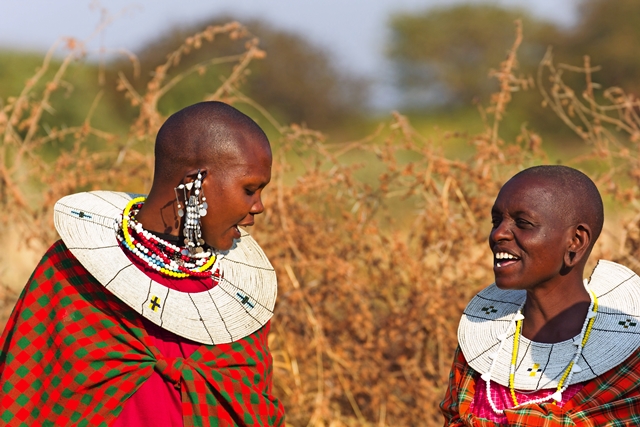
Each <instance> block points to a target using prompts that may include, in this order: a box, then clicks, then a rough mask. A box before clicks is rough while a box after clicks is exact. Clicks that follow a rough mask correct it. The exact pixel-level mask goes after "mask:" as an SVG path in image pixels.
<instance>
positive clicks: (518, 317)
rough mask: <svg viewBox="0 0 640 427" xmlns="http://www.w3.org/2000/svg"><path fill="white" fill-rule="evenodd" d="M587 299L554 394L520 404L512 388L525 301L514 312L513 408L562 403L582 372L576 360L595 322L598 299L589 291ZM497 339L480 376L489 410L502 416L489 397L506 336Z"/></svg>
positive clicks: (512, 379) (510, 376) (510, 374)
mask: <svg viewBox="0 0 640 427" xmlns="http://www.w3.org/2000/svg"><path fill="white" fill-rule="evenodd" d="M589 297H590V299H591V303H590V304H589V310H588V311H587V315H586V317H585V320H584V323H583V324H582V329H581V331H580V337H581V339H580V341H579V342H578V343H577V344H576V353H575V355H574V357H573V359H572V360H571V362H570V363H569V365H568V366H567V368H566V369H565V370H564V372H563V374H562V376H561V377H560V381H558V385H557V387H556V391H555V392H554V393H551V394H549V395H548V396H545V397H541V398H538V399H531V400H528V401H526V402H522V403H519V402H518V399H517V397H516V391H515V387H514V381H515V373H516V361H517V358H518V345H519V343H520V334H521V330H522V321H523V320H524V315H523V314H522V308H523V307H524V303H525V302H526V300H525V301H524V302H523V303H522V305H520V308H518V311H517V312H516V314H515V315H514V316H513V319H512V321H513V322H515V325H516V330H515V333H514V336H513V349H512V352H511V365H510V368H509V391H510V393H511V399H512V400H513V405H514V406H513V407H512V409H513V408H518V407H520V406H524V405H528V404H531V403H533V404H538V403H543V402H546V401H549V400H553V401H554V402H553V403H554V404H555V403H556V402H560V401H562V393H563V392H564V391H565V390H566V389H567V387H568V384H570V383H571V377H572V376H573V373H574V372H580V371H581V370H582V368H580V366H579V365H578V364H577V362H578V359H579V358H580V355H581V354H582V349H583V348H584V346H585V345H586V344H587V341H588V340H589V335H590V334H591V328H592V326H593V322H594V321H595V317H596V314H597V312H598V298H597V297H596V295H595V294H594V293H593V291H591V290H590V291H589ZM498 339H500V346H499V348H498V352H497V353H495V354H494V356H493V358H492V359H493V360H492V362H491V367H490V368H489V371H488V372H486V373H484V374H482V376H481V378H482V379H483V380H484V381H485V383H486V387H487V400H488V401H489V405H490V406H491V409H493V411H494V412H495V413H496V414H503V413H504V410H503V409H498V408H497V407H496V404H495V402H494V401H493V399H492V397H491V372H492V371H493V368H494V366H495V363H496V360H497V358H498V354H499V353H500V351H501V350H502V346H503V344H504V342H505V341H506V339H507V334H506V333H505V334H501V335H500V336H498Z"/></svg>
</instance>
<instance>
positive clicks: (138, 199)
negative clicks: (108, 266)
mask: <svg viewBox="0 0 640 427" xmlns="http://www.w3.org/2000/svg"><path fill="white" fill-rule="evenodd" d="M145 200H147V198H146V197H136V198H135V199H131V201H130V202H129V203H128V204H127V206H126V207H125V208H124V212H123V213H122V234H123V235H124V240H126V242H127V244H128V245H129V247H131V248H132V247H133V241H132V240H131V234H129V212H131V208H133V205H135V204H137V203H140V202H144V201H145Z"/></svg>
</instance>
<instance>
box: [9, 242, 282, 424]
mask: <svg viewBox="0 0 640 427" xmlns="http://www.w3.org/2000/svg"><path fill="white" fill-rule="evenodd" d="M268 332H269V324H267V325H265V326H264V327H262V328H261V329H260V330H258V331H256V332H254V333H253V334H251V335H249V336H247V337H245V338H243V339H241V340H239V341H236V342H233V343H229V344H221V345H211V346H208V345H202V346H200V347H199V348H198V350H196V352H195V353H193V354H192V355H191V356H190V357H189V358H186V359H184V358H165V357H163V356H162V355H161V354H160V353H159V352H158V350H157V349H156V348H155V347H154V346H153V344H152V341H151V337H150V336H149V335H148V334H147V333H146V331H145V329H144V326H143V324H142V320H141V318H140V316H139V315H138V313H136V312H134V311H133V310H132V309H131V308H129V307H128V306H126V305H125V304H124V303H122V302H121V301H120V300H118V299H117V298H116V297H115V296H113V295H111V294H110V293H109V292H108V291H106V290H105V288H104V287H103V286H102V285H101V284H100V283H98V282H97V281H96V279H94V278H93V277H92V276H91V275H90V274H89V273H88V272H87V270H86V269H85V268H84V267H83V266H82V265H81V264H80V263H79V262H78V261H77V260H76V259H75V258H74V257H73V255H72V254H71V253H70V252H69V251H68V250H67V249H66V247H65V246H64V244H63V243H62V242H57V243H55V244H54V245H53V246H52V247H51V248H50V249H49V251H47V253H46V254H45V256H44V257H43V259H42V261H41V262H40V264H39V265H38V267H37V268H36V270H35V271H34V273H33V275H32V276H31V279H30V280H29V283H28V284H27V286H26V287H25V289H24V291H23V292H22V295H21V296H20V298H19V300H18V302H17V304H16V307H15V308H14V311H13V313H12V315H11V318H10V320H9V322H8V323H7V326H6V328H5V331H4V333H3V335H2V338H1V340H0V424H2V425H9V426H40V425H42V426H57V427H59V426H70V425H73V426H108V425H110V424H112V423H113V421H114V420H115V419H116V417H117V416H118V414H119V413H120V411H121V410H122V407H123V404H124V402H125V401H126V400H127V399H128V398H129V397H130V396H131V395H132V394H133V393H134V392H135V391H136V390H137V389H138V387H139V386H140V385H141V384H142V383H144V382H145V380H146V379H148V378H149V377H150V375H151V374H152V372H153V370H154V369H155V370H156V371H158V372H159V373H160V374H161V375H163V376H164V377H165V378H167V379H169V380H171V381H172V382H173V383H174V384H175V385H176V387H179V388H180V390H181V395H182V409H183V420H184V425H185V426H187V427H191V426H221V427H222V426H283V425H284V409H283V407H282V405H281V404H280V402H279V401H278V400H277V399H275V398H274V397H273V396H272V395H271V370H272V359H271V354H270V353H269V349H268V345H267V334H268ZM150 410H153V408H150Z"/></svg>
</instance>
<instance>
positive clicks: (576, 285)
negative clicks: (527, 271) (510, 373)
mask: <svg viewBox="0 0 640 427" xmlns="http://www.w3.org/2000/svg"><path fill="white" fill-rule="evenodd" d="M590 302H591V299H590V297H589V293H588V292H587V290H586V289H585V287H584V285H583V283H582V280H579V281H575V280H574V281H572V282H570V283H564V284H562V285H561V286H556V287H554V288H553V289H534V290H530V291H527V302H526V304H525V306H524V310H523V315H524V320H523V323H522V335H524V336H525V337H527V338H528V339H530V340H532V341H536V342H543V343H556V342H561V341H566V340H568V339H571V338H573V337H575V336H576V335H579V334H580V331H581V329H582V325H583V323H584V321H585V317H586V315H587V311H588V309H589V304H590Z"/></svg>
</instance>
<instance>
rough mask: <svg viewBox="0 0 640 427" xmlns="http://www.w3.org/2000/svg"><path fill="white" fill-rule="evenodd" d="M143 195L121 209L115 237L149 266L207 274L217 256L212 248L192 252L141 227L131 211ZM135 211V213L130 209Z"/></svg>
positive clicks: (166, 271)
mask: <svg viewBox="0 0 640 427" xmlns="http://www.w3.org/2000/svg"><path fill="white" fill-rule="evenodd" d="M145 200H146V198H145V197H137V198H134V199H132V200H131V201H130V202H129V203H128V204H127V206H126V207H125V208H124V211H123V213H122V222H121V224H120V231H121V233H118V234H117V238H118V240H119V241H120V243H121V244H122V246H123V247H125V248H127V249H128V250H129V251H131V253H133V254H134V255H135V256H136V257H138V258H139V259H141V260H142V261H144V262H145V263H147V265H149V267H151V268H152V269H154V270H156V271H159V272H160V273H163V274H165V275H167V276H170V277H176V278H184V277H190V276H193V277H209V276H211V274H212V272H211V270H210V269H211V267H212V266H213V265H214V264H215V262H216V259H217V257H216V256H215V254H214V253H213V252H212V250H211V249H207V250H206V251H204V252H200V253H196V254H193V255H191V254H190V253H189V251H188V250H186V249H184V248H179V247H178V246H176V245H173V244H171V243H170V242H167V241H166V240H164V239H161V238H160V237H158V236H156V235H154V234H153V233H150V232H149V231H147V230H145V229H144V228H142V224H140V223H139V222H137V221H136V220H135V218H134V214H135V213H137V212H138V211H139V210H140V208H141V207H142V205H143V203H144V201H145ZM132 211H135V212H132Z"/></svg>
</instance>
